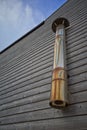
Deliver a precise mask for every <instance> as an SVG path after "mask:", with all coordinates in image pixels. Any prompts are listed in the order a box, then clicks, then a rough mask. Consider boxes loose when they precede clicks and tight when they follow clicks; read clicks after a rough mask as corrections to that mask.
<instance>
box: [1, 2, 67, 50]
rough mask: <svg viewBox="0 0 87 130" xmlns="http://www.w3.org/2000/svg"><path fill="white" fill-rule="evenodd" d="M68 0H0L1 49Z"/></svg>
mask: <svg viewBox="0 0 87 130" xmlns="http://www.w3.org/2000/svg"><path fill="white" fill-rule="evenodd" d="M66 1H67V0H0V51H2V50H3V49H5V48H6V47H7V46H9V45H10V44H12V43H13V42H14V41H16V40H17V39H19V38H20V37H21V36H22V35H24V34H25V33H27V32H28V31H30V30H31V29H32V28H34V27H35V26H36V25H38V24H39V23H40V22H42V21H43V20H45V19H46V18H47V17H48V16H50V15H51V14H52V13H53V12H54V11H56V10H57V9H58V8H59V7H60V6H61V5H62V4H64V3H65V2H66Z"/></svg>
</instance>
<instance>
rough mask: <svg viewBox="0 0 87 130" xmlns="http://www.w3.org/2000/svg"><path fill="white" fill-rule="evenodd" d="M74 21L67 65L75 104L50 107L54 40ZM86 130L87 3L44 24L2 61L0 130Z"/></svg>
mask: <svg viewBox="0 0 87 130" xmlns="http://www.w3.org/2000/svg"><path fill="white" fill-rule="evenodd" d="M60 16H62V17H65V18H67V19H68V20H69V22H70V26H69V27H68V28H67V29H66V56H67V58H66V61H67V70H68V75H69V78H68V88H69V99H70V104H69V106H68V107H67V108H65V109H64V110H58V109H54V108H51V107H50V106H49V98H50V89H51V78H52V67H53V48H54V39H55V34H54V33H53V32H52V30H51V25H52V22H53V21H54V20H55V19H56V18H58V17H60ZM58 129H59V130H73V129H74V130H86V129H87V0H69V1H68V2H67V3H66V4H64V5H63V6H62V7H61V8H60V9H59V10H57V11H56V12H55V13H54V14H53V15H51V16H50V17H49V18H48V19H47V20H46V21H45V23H44V24H43V25H42V26H40V27H39V28H37V29H36V30H35V31H33V32H32V33H30V34H29V35H27V36H26V37H24V38H23V39H21V40H20V41H18V43H16V44H14V45H13V46H12V47H10V48H9V49H7V50H5V51H4V52H3V53H2V54H1V56H0V130H58Z"/></svg>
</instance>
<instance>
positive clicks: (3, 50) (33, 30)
mask: <svg viewBox="0 0 87 130" xmlns="http://www.w3.org/2000/svg"><path fill="white" fill-rule="evenodd" d="M44 23H45V21H42V22H41V23H40V24H38V25H37V26H36V27H34V28H33V29H31V30H30V31H29V32H27V33H26V34H24V35H23V36H22V37H20V38H19V39H17V40H16V41H14V42H13V43H12V44H11V45H9V46H8V47H6V48H5V49H4V50H2V51H1V52H0V54H2V53H3V52H5V51H6V50H8V49H9V48H10V47H12V46H14V45H15V44H16V43H17V42H19V41H20V40H22V39H23V38H25V37H26V36H27V35H29V34H30V33H32V32H33V31H35V30H36V29H38V28H39V27H40V26H42V25H43V24H44Z"/></svg>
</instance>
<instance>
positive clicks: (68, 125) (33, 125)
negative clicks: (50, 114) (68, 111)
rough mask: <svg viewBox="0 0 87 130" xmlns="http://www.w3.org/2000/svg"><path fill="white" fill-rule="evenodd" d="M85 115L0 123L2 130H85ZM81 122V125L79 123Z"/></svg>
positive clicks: (86, 124)
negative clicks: (6, 123)
mask: <svg viewBox="0 0 87 130" xmlns="http://www.w3.org/2000/svg"><path fill="white" fill-rule="evenodd" d="M86 120H87V116H77V117H69V118H66V120H64V118H61V119H57V118H56V119H50V120H48V121H47V120H41V121H34V122H30V123H29V122H21V123H18V124H14V125H13V124H8V125H1V126H0V127H1V129H2V130H6V129H7V130H24V129H30V130H38V128H39V130H43V129H45V130H49V129H50V130H58V128H59V129H62V130H67V129H70V130H73V129H74V130H86V128H87V121H86ZM79 124H82V125H79Z"/></svg>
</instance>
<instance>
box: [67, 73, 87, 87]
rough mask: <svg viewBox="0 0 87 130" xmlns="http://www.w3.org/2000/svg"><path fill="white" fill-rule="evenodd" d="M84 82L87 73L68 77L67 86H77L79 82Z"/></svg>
mask: <svg viewBox="0 0 87 130" xmlns="http://www.w3.org/2000/svg"><path fill="white" fill-rule="evenodd" d="M86 80H87V72H86V73H82V74H79V75H76V76H73V77H69V79H68V84H69V85H73V84H77V83H79V82H84V81H86Z"/></svg>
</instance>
